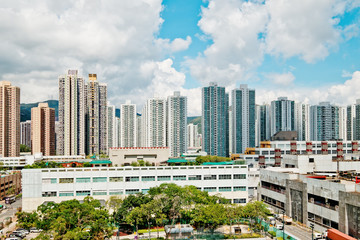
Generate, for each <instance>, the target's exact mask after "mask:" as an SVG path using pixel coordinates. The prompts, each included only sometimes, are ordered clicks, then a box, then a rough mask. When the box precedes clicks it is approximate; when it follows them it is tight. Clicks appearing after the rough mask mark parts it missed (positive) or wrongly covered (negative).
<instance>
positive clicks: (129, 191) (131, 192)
mask: <svg viewBox="0 0 360 240" xmlns="http://www.w3.org/2000/svg"><path fill="white" fill-rule="evenodd" d="M139 192H140V191H139V189H126V190H125V194H136V193H139Z"/></svg>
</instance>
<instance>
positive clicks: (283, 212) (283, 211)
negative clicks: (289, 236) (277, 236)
mask: <svg viewBox="0 0 360 240" xmlns="http://www.w3.org/2000/svg"><path fill="white" fill-rule="evenodd" d="M282 214H283V240H285V210H282Z"/></svg>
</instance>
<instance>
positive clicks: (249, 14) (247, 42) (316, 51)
mask: <svg viewBox="0 0 360 240" xmlns="http://www.w3.org/2000/svg"><path fill="white" fill-rule="evenodd" d="M357 6H359V1H358V0H317V1H313V0H265V1H243V0H210V1H209V4H208V7H206V8H203V9H202V15H201V20H200V21H199V22H198V25H199V27H200V29H201V30H202V31H203V33H204V34H205V35H206V36H207V37H208V38H210V39H211V40H212V43H211V44H210V46H208V47H207V49H206V50H205V51H204V52H203V53H200V54H199V56H198V57H196V58H194V59H188V60H187V61H186V66H188V68H189V70H190V73H191V75H192V76H193V77H194V78H195V79H197V80H199V81H200V82H201V83H202V84H203V85H206V84H207V83H208V82H210V81H217V82H219V83H220V84H221V85H225V86H229V85H231V84H235V83H236V84H238V83H239V82H240V81H242V82H243V81H249V80H253V78H254V75H255V74H254V72H255V71H256V68H257V67H258V66H259V65H261V64H262V63H263V59H264V56H265V55H266V54H270V55H273V56H278V57H279V58H281V60H282V59H288V58H291V57H299V58H301V59H303V60H304V61H305V62H307V63H313V62H316V61H318V60H321V59H324V58H325V57H327V56H328V55H329V52H330V51H332V50H336V48H337V47H338V44H339V43H340V42H341V41H344V40H348V39H350V38H352V37H354V36H357V35H358V27H357V26H356V25H349V26H345V27H340V26H339V25H338V23H339V19H340V16H341V15H343V14H344V13H345V12H346V11H349V10H351V9H353V8H354V7H357ZM202 39H203V37H202ZM288 77H289V76H288ZM289 79H290V78H288V79H287V80H288V81H289Z"/></svg>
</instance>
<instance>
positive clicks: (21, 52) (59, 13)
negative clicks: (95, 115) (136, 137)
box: [0, 0, 192, 106]
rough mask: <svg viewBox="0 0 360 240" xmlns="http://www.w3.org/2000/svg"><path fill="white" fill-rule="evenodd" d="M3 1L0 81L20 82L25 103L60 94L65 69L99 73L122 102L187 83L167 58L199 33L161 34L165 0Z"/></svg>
mask: <svg viewBox="0 0 360 240" xmlns="http://www.w3.org/2000/svg"><path fill="white" fill-rule="evenodd" d="M0 3H1V4H0V6H1V7H0V32H1V34H0V52H1V55H0V80H10V81H12V83H13V85H16V86H19V87H20V88H21V102H34V101H42V100H46V99H49V98H50V97H52V98H55V99H56V98H57V95H58V76H59V75H62V74H65V73H66V71H67V69H79V71H80V74H81V75H83V76H84V77H85V78H87V74H88V73H97V75H98V79H99V81H101V82H105V83H108V97H109V100H110V101H111V103H112V104H115V105H116V106H119V105H120V104H121V103H123V102H124V101H125V99H131V100H132V102H134V103H136V104H138V105H139V106H140V105H142V104H143V103H144V101H145V100H146V98H148V97H151V96H152V95H153V94H154V92H153V91H155V90H158V91H162V90H163V89H166V90H167V92H171V91H168V90H170V89H171V90H178V89H179V88H180V87H182V85H183V84H184V82H185V75H184V74H182V73H178V72H177V71H176V70H175V69H174V68H172V67H171V65H172V62H171V63H170V62H169V60H165V61H161V59H164V57H165V56H166V55H167V54H171V53H173V52H178V51H182V50H185V49H187V48H188V47H189V45H190V44H191V40H192V39H191V37H190V36H188V37H187V38H186V39H180V38H177V39H174V40H172V41H170V40H169V39H158V38H157V37H156V36H157V35H158V31H159V28H160V27H161V24H162V22H163V19H162V18H161V17H160V13H161V11H162V9H163V6H162V1H161V0H138V1H132V0H123V1H116V0H97V1H82V0H76V1H67V0H65V1H42V0H34V1H31V2H27V1H21V0H14V1H2V0H0ZM159 43H161V44H159ZM145 89H147V90H148V91H144V90H145Z"/></svg>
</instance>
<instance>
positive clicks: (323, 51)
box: [266, 0, 340, 62]
mask: <svg viewBox="0 0 360 240" xmlns="http://www.w3.org/2000/svg"><path fill="white" fill-rule="evenodd" d="M335 3H336V2H335V0H331V1H329V0H317V1H312V0H291V1H290V0H269V1H267V2H266V6H267V9H268V11H269V14H270V21H269V23H268V25H267V31H266V32H267V36H266V45H267V50H268V51H269V52H270V53H272V54H275V55H279V54H280V55H282V56H283V57H285V58H289V57H292V56H300V57H301V58H303V59H304V60H305V61H306V62H314V61H316V60H318V59H323V58H325V57H326V56H327V55H328V54H329V51H328V49H329V48H330V47H334V46H336V44H337V43H338V42H339V40H340V29H339V28H338V27H336V24H337V22H338V19H337V18H334V16H336V14H337V11H336V10H335V9H334V8H335V6H337V5H336V4H335Z"/></svg>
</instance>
